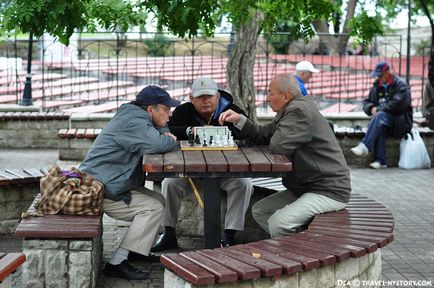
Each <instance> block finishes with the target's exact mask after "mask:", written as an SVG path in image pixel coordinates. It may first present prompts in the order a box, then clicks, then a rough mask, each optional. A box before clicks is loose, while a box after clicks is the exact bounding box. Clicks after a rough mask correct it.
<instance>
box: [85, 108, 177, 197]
mask: <svg viewBox="0 0 434 288" xmlns="http://www.w3.org/2000/svg"><path fill="white" fill-rule="evenodd" d="M164 131H169V130H168V129H167V128H165V129H159V130H158V129H156V128H155V127H154V125H153V124H152V121H151V119H150V116H149V113H148V112H146V111H145V110H143V109H142V108H140V107H138V106H136V105H134V104H124V105H122V106H121V107H120V108H119V110H118V112H117V113H116V115H115V116H114V117H113V119H112V120H111V121H110V122H109V123H108V124H107V125H106V126H105V127H104V129H103V130H102V132H101V134H99V135H98V137H97V138H96V139H95V142H94V143H93V145H92V147H91V148H90V150H89V152H88V153H87V155H86V157H85V159H84V161H83V162H82V163H81V165H80V168H79V169H80V170H81V171H83V172H86V173H88V174H89V175H91V176H93V177H94V178H95V179H97V180H99V181H101V182H102V183H103V184H104V186H105V196H104V197H105V198H108V199H110V200H113V201H120V200H123V201H124V202H125V203H127V204H129V203H130V201H131V193H130V190H131V189H134V188H137V187H139V186H142V185H143V181H144V174H143V170H142V155H144V154H153V153H164V152H168V151H171V150H173V149H174V148H175V147H176V145H177V144H176V141H174V140H173V139H172V138H170V137H169V136H167V135H165V134H163V133H162V132H164Z"/></svg>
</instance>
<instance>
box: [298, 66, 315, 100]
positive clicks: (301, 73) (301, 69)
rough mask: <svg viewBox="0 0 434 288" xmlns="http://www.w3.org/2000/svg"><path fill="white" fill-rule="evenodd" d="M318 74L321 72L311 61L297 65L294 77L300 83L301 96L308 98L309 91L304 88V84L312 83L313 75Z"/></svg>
mask: <svg viewBox="0 0 434 288" xmlns="http://www.w3.org/2000/svg"><path fill="white" fill-rule="evenodd" d="M318 72H319V70H318V69H316V68H315V67H313V65H312V63H310V62H309V61H301V62H298V63H297V65H295V73H294V77H295V79H297V81H298V85H299V86H300V90H301V94H303V96H307V90H306V87H304V84H306V83H308V82H309V81H310V78H312V75H313V73H318Z"/></svg>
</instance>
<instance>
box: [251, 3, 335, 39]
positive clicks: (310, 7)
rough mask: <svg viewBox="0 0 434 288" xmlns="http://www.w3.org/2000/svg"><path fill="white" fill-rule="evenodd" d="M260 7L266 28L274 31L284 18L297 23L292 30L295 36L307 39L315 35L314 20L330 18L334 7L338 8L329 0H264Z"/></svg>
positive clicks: (267, 30) (268, 30)
mask: <svg viewBox="0 0 434 288" xmlns="http://www.w3.org/2000/svg"><path fill="white" fill-rule="evenodd" d="M258 8H259V9H260V10H262V11H263V12H264V17H265V18H264V23H263V26H264V29H265V31H266V32H270V33H272V32H274V31H276V29H277V25H278V23H280V22H281V21H282V19H286V20H288V19H289V20H291V21H292V22H293V23H295V27H294V29H293V30H292V32H293V33H294V37H296V38H300V37H303V38H304V39H305V40H306V41H307V40H308V39H310V38H311V37H313V36H314V35H315V31H314V30H313V28H312V22H313V21H314V20H318V19H326V20H330V18H331V16H332V13H333V11H334V9H336V8H337V6H335V5H334V4H333V3H331V1H328V0H305V1H301V2H300V1H294V0H291V1H288V0H263V1H261V2H260V3H259V5H258Z"/></svg>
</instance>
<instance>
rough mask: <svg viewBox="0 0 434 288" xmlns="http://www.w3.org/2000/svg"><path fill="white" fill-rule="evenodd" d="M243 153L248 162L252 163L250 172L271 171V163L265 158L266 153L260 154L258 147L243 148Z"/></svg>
mask: <svg viewBox="0 0 434 288" xmlns="http://www.w3.org/2000/svg"><path fill="white" fill-rule="evenodd" d="M240 149H241V151H242V152H243V153H244V155H245V156H246V158H247V160H248V161H249V163H250V171H255V172H258V171H263V172H268V171H270V170H271V163H270V161H269V160H268V159H267V157H265V155H264V153H262V152H260V150H259V148H257V147H248V148H246V147H242V148H240Z"/></svg>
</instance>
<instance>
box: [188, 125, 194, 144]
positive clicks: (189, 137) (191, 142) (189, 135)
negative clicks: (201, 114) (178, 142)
mask: <svg viewBox="0 0 434 288" xmlns="http://www.w3.org/2000/svg"><path fill="white" fill-rule="evenodd" d="M188 145H190V146H194V136H193V131H191V128H190V130H189V131H188Z"/></svg>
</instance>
